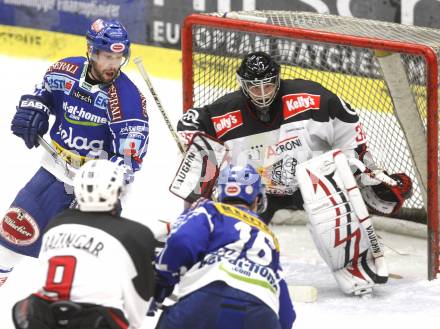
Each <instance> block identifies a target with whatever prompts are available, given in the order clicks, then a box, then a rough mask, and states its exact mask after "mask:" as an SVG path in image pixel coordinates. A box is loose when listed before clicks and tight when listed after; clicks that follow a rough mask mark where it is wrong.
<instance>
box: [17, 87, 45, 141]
mask: <svg viewBox="0 0 440 329" xmlns="http://www.w3.org/2000/svg"><path fill="white" fill-rule="evenodd" d="M49 113H50V110H49V108H48V107H47V106H46V105H45V104H44V103H43V102H42V101H41V100H40V98H39V97H37V96H33V95H23V96H21V99H20V103H19V105H18V106H17V112H16V113H15V115H14V118H13V119H12V124H11V130H12V132H13V134H14V135H16V136H18V137H20V138H22V139H23V140H24V142H25V144H26V146H27V147H28V148H30V149H31V148H33V147H34V146H38V140H37V136H38V135H41V136H42V135H44V134H45V133H46V132H47V130H48V129H49Z"/></svg>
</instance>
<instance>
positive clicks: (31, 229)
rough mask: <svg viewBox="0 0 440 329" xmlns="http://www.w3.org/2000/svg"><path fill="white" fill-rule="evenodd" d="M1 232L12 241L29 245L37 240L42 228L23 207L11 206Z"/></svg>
mask: <svg viewBox="0 0 440 329" xmlns="http://www.w3.org/2000/svg"><path fill="white" fill-rule="evenodd" d="M0 234H1V235H2V236H3V237H4V238H5V239H6V240H8V241H9V242H10V243H13V244H15V245H19V246H27V245H30V244H32V243H33V242H35V240H37V238H38V237H39V235H40V230H39V229H38V225H37V223H36V221H35V220H34V219H33V218H32V216H31V215H30V214H29V213H27V212H26V211H24V210H23V209H21V208H16V207H12V208H9V210H8V212H7V213H6V215H5V217H3V220H2V222H1V225H0Z"/></svg>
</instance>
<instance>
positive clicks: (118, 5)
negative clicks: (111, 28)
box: [0, 0, 147, 43]
mask: <svg viewBox="0 0 440 329" xmlns="http://www.w3.org/2000/svg"><path fill="white" fill-rule="evenodd" d="M146 3H147V1H143V0H107V1H105V0H102V1H90V0H40V1H35V0H0V24H4V25H15V26H22V27H30V28H36V29H42V30H51V31H57V32H64V33H71V34H79V35H85V32H86V30H87V28H88V27H89V25H90V23H91V22H92V21H93V20H94V19H96V18H98V17H101V18H116V19H119V20H120V21H121V22H122V24H124V26H125V27H126V29H127V31H128V33H129V35H130V38H131V39H132V41H133V42H135V43H146V41H147V29H146V27H145V25H146V17H147V12H146V11H147V5H146Z"/></svg>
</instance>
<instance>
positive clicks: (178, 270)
mask: <svg viewBox="0 0 440 329" xmlns="http://www.w3.org/2000/svg"><path fill="white" fill-rule="evenodd" d="M216 195H217V200H218V201H219V202H213V201H208V200H206V199H205V200H204V201H202V202H199V203H196V205H195V206H193V207H192V208H190V209H188V210H187V211H185V212H184V213H183V214H182V215H181V216H180V217H179V218H178V219H177V221H176V222H175V223H174V225H173V227H172V231H171V235H170V236H169V238H168V239H167V241H166V245H165V247H164V249H163V251H162V252H161V254H160V255H159V257H158V259H157V263H156V270H157V277H158V286H157V290H156V291H157V293H156V300H157V301H158V302H161V301H162V300H163V299H164V297H165V296H166V295H168V294H169V293H171V290H172V288H173V287H174V286H175V285H176V284H177V287H176V290H175V291H176V294H177V296H178V297H179V301H178V302H177V303H176V304H174V305H173V306H171V307H169V308H167V309H165V310H164V311H163V314H162V316H161V319H160V320H159V324H158V326H157V328H160V329H172V328H175V329H177V328H180V329H202V328H203V329H214V328H236V329H239V328H242V329H251V328H252V329H254V328H259V329H277V328H279V329H291V328H292V324H293V322H294V320H295V317H296V314H295V311H294V309H293V306H292V303H291V300H290V297H289V293H288V290H287V285H286V282H285V281H284V279H283V274H282V272H281V267H280V259H279V257H280V249H279V244H278V240H277V238H276V237H275V235H274V234H273V232H272V231H271V230H270V228H269V227H268V226H267V225H266V223H265V222H264V221H263V220H262V219H261V218H260V217H259V215H257V213H259V212H261V211H264V208H265V206H266V197H265V192H264V185H263V184H262V181H261V177H260V175H259V174H258V173H257V172H256V171H255V169H254V168H253V167H252V166H250V165H247V166H246V167H239V166H234V167H233V166H227V167H226V169H224V170H223V171H222V172H221V173H220V176H219V183H218V185H217V192H216Z"/></svg>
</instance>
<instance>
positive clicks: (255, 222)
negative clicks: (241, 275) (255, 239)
mask: <svg viewBox="0 0 440 329" xmlns="http://www.w3.org/2000/svg"><path fill="white" fill-rule="evenodd" d="M214 206H215V208H216V209H217V210H218V212H219V213H220V214H222V215H224V216H228V217H232V218H234V219H237V220H239V221H241V222H245V223H246V224H248V225H250V226H253V227H256V228H258V229H259V230H260V231H262V232H264V233H266V234H269V235H270V236H271V237H272V239H273V241H274V243H275V248H276V250H277V251H279V250H280V245H279V243H278V240H277V238H276V236H275V234H273V232H272V231H271V229H270V228H269V227H268V226H267V225H266V224H265V223H264V222H263V221H262V220H261V219H259V218H258V217H255V216H252V215H251V214H249V213H247V212H246V211H243V210H241V209H239V208H237V207H234V206H232V205H229V204H225V203H220V202H215V203H214Z"/></svg>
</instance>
